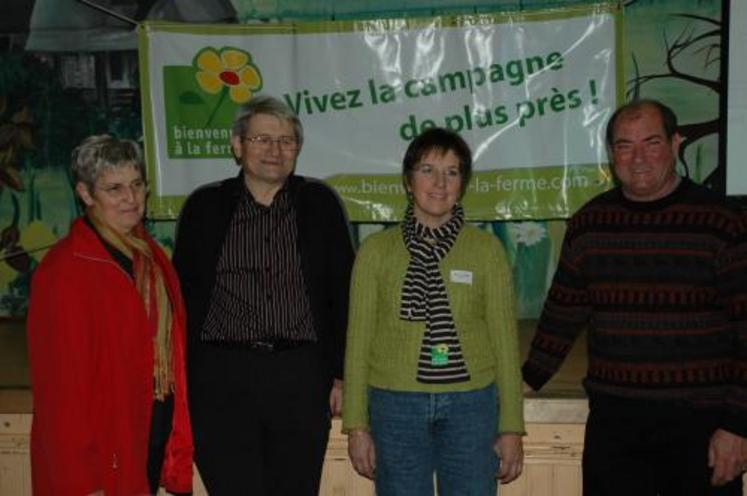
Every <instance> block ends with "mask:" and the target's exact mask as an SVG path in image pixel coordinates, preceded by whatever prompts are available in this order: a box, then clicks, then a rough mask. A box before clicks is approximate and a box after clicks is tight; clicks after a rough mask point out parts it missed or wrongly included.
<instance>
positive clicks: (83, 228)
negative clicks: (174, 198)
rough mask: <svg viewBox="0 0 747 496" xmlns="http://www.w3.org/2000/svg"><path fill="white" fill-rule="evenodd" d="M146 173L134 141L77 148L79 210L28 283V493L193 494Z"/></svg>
mask: <svg viewBox="0 0 747 496" xmlns="http://www.w3.org/2000/svg"><path fill="white" fill-rule="evenodd" d="M144 172H145V170H144V166H143V161H142V154H141V152H140V149H139V147H138V146H137V144H135V143H134V142H131V141H126V140H118V139H116V138H112V137H110V136H92V137H89V138H87V139H86V140H84V141H83V143H81V145H80V146H78V147H77V148H76V149H75V151H74V152H73V160H72V173H73V179H74V182H75V191H76V193H77V194H78V196H79V197H80V199H81V201H82V202H83V203H84V204H85V206H86V213H85V215H84V216H83V217H81V218H79V219H77V220H76V221H75V222H74V223H73V225H72V227H71V229H70V233H69V234H68V235H67V237H65V238H64V239H62V240H61V241H60V242H58V243H57V244H56V245H55V246H54V248H52V249H51V250H50V252H49V253H48V254H47V255H46V257H45V258H44V260H43V261H42V263H41V264H40V265H39V267H38V268H37V270H36V272H35V274H34V278H33V281H32V286H31V303H30V308H29V315H28V323H27V332H28V340H29V355H30V361H31V379H32V390H33V398H34V419H33V426H32V429H31V464H32V480H33V490H34V494H35V495H55V496H65V495H71V496H73V495H74V496H79V495H89V494H106V495H107V496H109V495H143V494H154V493H155V492H157V490H158V486H159V485H163V486H164V487H165V488H166V489H167V490H168V491H170V492H173V493H186V492H191V489H192V453H193V446H192V433H191V429H190V424H189V415H188V412H187V399H186V384H185V366H184V354H185V349H184V347H185V336H184V333H185V331H184V326H185V322H184V319H185V317H184V308H183V302H182V299H181V294H180V289H179V284H178V280H177V278H176V275H175V273H174V270H173V268H172V266H171V264H170V262H169V260H168V258H167V257H166V255H165V254H164V253H163V251H162V250H161V249H160V248H159V247H158V246H157V244H156V243H155V242H154V241H153V239H151V237H150V236H149V235H148V234H147V233H146V231H145V229H144V228H143V225H142V218H143V213H144V210H145V197H146V183H145V179H144Z"/></svg>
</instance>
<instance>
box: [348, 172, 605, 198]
mask: <svg viewBox="0 0 747 496" xmlns="http://www.w3.org/2000/svg"><path fill="white" fill-rule="evenodd" d="M592 186H595V184H594V181H593V180H592V179H591V178H589V177H586V176H572V177H550V178H547V177H521V178H512V177H506V176H503V175H500V174H499V175H497V176H495V177H494V178H488V177H480V176H476V177H474V178H473V179H472V181H470V185H469V187H468V188H467V192H468V193H472V194H475V193H476V194H484V193H497V192H529V191H568V190H571V189H588V188H590V187H592ZM335 188H336V189H337V191H338V192H339V193H340V194H342V195H371V194H377V195H404V194H405V188H404V186H402V184H401V183H399V182H392V181H391V180H388V181H387V180H378V179H376V178H375V177H366V178H360V179H358V180H357V181H355V182H349V183H345V184H336V185H335Z"/></svg>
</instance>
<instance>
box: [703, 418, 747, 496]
mask: <svg viewBox="0 0 747 496" xmlns="http://www.w3.org/2000/svg"><path fill="white" fill-rule="evenodd" d="M708 466H709V467H711V468H713V475H712V477H711V484H712V485H714V486H723V485H724V484H727V483H728V482H730V481H732V480H734V479H735V478H736V477H739V476H740V475H741V474H742V472H744V471H745V469H747V439H746V438H743V437H741V436H737V435H736V434H732V433H731V432H729V431H725V430H723V429H718V430H717V431H716V432H714V433H713V435H712V436H711V443H710V445H709V446H708Z"/></svg>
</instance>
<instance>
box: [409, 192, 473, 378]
mask: <svg viewBox="0 0 747 496" xmlns="http://www.w3.org/2000/svg"><path fill="white" fill-rule="evenodd" d="M463 225H464V211H463V210H462V207H461V206H459V205H455V206H454V208H453V210H452V216H451V219H449V220H448V221H447V222H446V223H444V224H443V225H442V226H440V227H438V228H436V229H431V228H428V227H426V226H424V225H422V224H420V223H419V222H417V220H416V219H415V215H414V213H413V207H412V204H410V205H409V206H408V207H407V212H405V219H404V221H403V222H402V238H403V239H404V242H405V246H406V247H407V251H409V252H410V263H409V265H408V266H407V273H406V274H405V282H404V285H403V286H402V305H401V307H400V313H399V317H400V318H401V319H402V320H408V321H413V322H414V321H425V334H424V336H423V344H422V345H421V347H420V357H419V359H418V374H417V381H418V382H423V383H429V384H448V383H455V382H463V381H468V380H469V373H468V372H467V365H466V364H465V363H464V357H463V356H462V349H461V347H460V346H459V336H458V335H457V332H456V326H455V324H454V318H453V316H452V314H451V308H450V307H449V298H448V295H447V293H446V285H445V284H444V280H443V278H442V277H441V272H440V270H439V267H438V264H439V262H440V261H441V260H442V259H443V258H444V257H445V256H446V255H447V254H448V253H449V250H450V249H451V247H452V246H453V245H454V242H455V241H456V238H457V235H458V234H459V231H460V230H461V229H462V226H463Z"/></svg>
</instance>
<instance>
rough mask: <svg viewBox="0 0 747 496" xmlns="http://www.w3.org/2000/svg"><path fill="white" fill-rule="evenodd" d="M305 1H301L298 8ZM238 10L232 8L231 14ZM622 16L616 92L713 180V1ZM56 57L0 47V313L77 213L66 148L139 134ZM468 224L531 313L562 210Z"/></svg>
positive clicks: (716, 22) (17, 305)
mask: <svg viewBox="0 0 747 496" xmlns="http://www.w3.org/2000/svg"><path fill="white" fill-rule="evenodd" d="M242 3H243V4H244V5H247V4H249V3H250V2H236V4H237V10H241V9H242V8H243V9H244V10H245V11H247V12H248V9H249V7H247V6H244V7H242ZM291 3H292V2H291ZM312 3H313V2H303V4H304V10H305V11H308V9H309V5H310V4H312ZM538 3H539V2H534V3H533V5H536V4H538ZM546 4H547V5H550V4H557V2H546ZM286 7H287V6H286ZM247 12H244V11H242V12H239V18H241V19H244V18H246V17H247ZM369 17H370V16H369ZM624 23H625V26H624V36H625V40H624V47H625V71H626V97H627V98H633V97H634V96H639V95H642V96H649V97H654V98H657V97H658V98H662V99H663V100H665V101H666V102H667V103H668V104H670V105H671V106H672V107H673V108H674V109H675V111H676V112H677V113H678V115H679V116H680V120H681V123H682V124H683V125H684V126H683V128H682V133H683V135H684V137H685V139H686V141H685V146H684V147H683V148H684V150H683V154H682V156H681V157H680V158H681V164H682V165H681V167H682V172H683V173H687V174H689V175H690V177H692V178H693V179H694V180H696V181H699V182H706V183H708V184H709V185H710V186H711V187H714V188H716V189H719V188H723V173H722V172H721V171H722V170H723V167H722V166H721V165H722V164H719V163H718V138H719V133H720V129H719V121H718V118H719V101H720V100H719V98H720V94H721V91H722V89H721V88H722V86H721V82H720V80H719V74H720V62H721V61H720V59H719V56H720V51H719V50H720V44H721V36H722V31H721V2H720V1H717V0H638V1H635V0H632V1H627V2H625V15H624ZM63 62H64V61H63ZM61 63H62V62H61V61H60V60H59V59H54V58H53V57H49V56H41V57H40V56H39V55H34V54H29V53H25V52H10V53H3V54H2V55H0V316H23V315H24V314H25V311H26V307H27V302H28V288H29V282H30V277H31V274H32V273H33V269H34V268H35V267H36V265H38V263H39V261H40V260H41V259H42V257H43V256H44V254H45V253H46V251H47V250H48V248H49V247H50V246H51V245H52V244H53V243H54V242H55V241H56V240H57V239H59V238H60V237H62V236H64V235H65V233H66V232H67V229H68V227H69V225H70V223H71V221H72V220H73V219H74V218H75V217H77V216H78V215H80V207H79V206H78V204H77V203H76V200H75V197H74V195H73V190H72V186H71V184H70V177H69V172H68V166H69V157H70V152H71V150H72V148H73V147H74V146H75V145H76V144H77V143H78V142H79V141H80V140H81V139H82V138H83V137H85V136H87V135H89V134H93V133H102V132H109V133H113V134H116V135H117V136H120V137H126V138H132V139H136V140H139V139H141V137H142V127H141V119H140V111H139V108H138V106H137V101H138V99H137V98H134V100H133V102H135V103H134V104H133V105H131V106H129V107H128V106H126V105H125V106H122V105H121V104H119V105H114V104H113V103H112V101H111V96H110V97H109V98H108V99H107V98H102V95H101V92H100V91H99V92H98V93H97V90H96V89H95V88H94V89H80V88H70V87H67V88H65V87H63V85H61V84H60V71H61V65H60V64H61ZM102 101H103V103H102ZM113 108H116V111H113V110H112V109H113ZM174 227H175V223H174V222H171V221H168V222H167V221H159V222H149V224H148V228H149V229H150V230H151V232H152V233H153V234H154V235H155V237H156V239H158V240H159V242H161V243H162V244H163V245H164V246H165V247H166V248H167V250H170V249H171V247H172V246H173V232H174ZM384 227H385V226H384V225H381V224H356V225H355V226H354V235H355V237H356V238H357V240H358V241H361V240H363V239H364V238H365V237H366V236H367V235H368V234H370V233H371V232H374V231H376V230H379V229H382V228H384ZM480 227H482V228H483V229H485V230H488V231H490V232H492V233H494V234H495V235H496V236H498V237H499V238H500V239H501V241H502V242H503V243H504V246H505V247H506V250H507V253H508V255H509V258H510V260H511V263H512V264H513V268H514V278H515V284H516V294H517V297H518V308H519V315H520V316H521V317H522V318H535V317H537V316H538V314H539V312H540V310H541V308H542V303H543V300H544V295H545V292H546V290H547V286H548V283H549V281H550V280H551V278H552V274H553V272H554V267H555V261H556V260H557V256H558V253H559V249H560V244H561V242H562V237H563V233H564V221H563V220H561V219H535V220H532V221H523V222H486V223H482V224H480Z"/></svg>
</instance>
